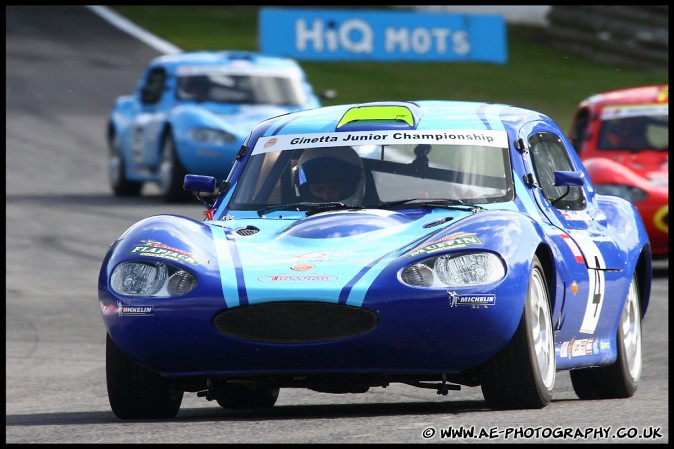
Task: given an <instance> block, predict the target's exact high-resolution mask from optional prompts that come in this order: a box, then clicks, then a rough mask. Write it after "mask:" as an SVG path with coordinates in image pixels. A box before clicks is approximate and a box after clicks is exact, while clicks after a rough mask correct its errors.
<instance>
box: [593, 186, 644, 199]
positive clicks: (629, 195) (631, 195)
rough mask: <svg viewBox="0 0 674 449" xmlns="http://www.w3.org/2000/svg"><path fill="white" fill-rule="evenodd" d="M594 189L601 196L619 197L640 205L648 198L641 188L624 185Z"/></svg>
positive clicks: (596, 187)
mask: <svg viewBox="0 0 674 449" xmlns="http://www.w3.org/2000/svg"><path fill="white" fill-rule="evenodd" d="M594 188H595V190H596V191H597V193H599V194H600V195H613V196H619V197H620V198H623V199H626V200H627V201H629V202H630V203H638V202H639V201H643V200H645V199H646V198H648V194H647V193H646V192H644V191H643V190H641V189H640V188H638V187H632V186H627V185H623V184H599V185H595V186H594Z"/></svg>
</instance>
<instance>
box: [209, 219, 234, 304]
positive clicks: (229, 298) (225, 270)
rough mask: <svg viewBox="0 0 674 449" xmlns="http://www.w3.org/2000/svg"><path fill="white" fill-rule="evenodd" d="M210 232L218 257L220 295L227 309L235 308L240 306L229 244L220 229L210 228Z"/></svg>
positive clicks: (216, 227)
mask: <svg viewBox="0 0 674 449" xmlns="http://www.w3.org/2000/svg"><path fill="white" fill-rule="evenodd" d="M211 230H212V232H213V236H214V237H215V239H214V242H215V252H216V254H217V255H218V267H219V268H220V283H221V285H222V294H223V296H224V297H225V303H226V304H227V307H237V306H238V305H239V304H240V298H239V290H238V287H237V282H236V269H235V265H236V264H235V263H234V261H233V259H232V253H231V252H230V250H229V242H228V241H227V236H226V235H225V232H224V231H223V229H222V228H220V227H218V226H212V227H211Z"/></svg>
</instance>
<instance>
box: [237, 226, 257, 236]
mask: <svg viewBox="0 0 674 449" xmlns="http://www.w3.org/2000/svg"><path fill="white" fill-rule="evenodd" d="M258 232H260V230H259V229H258V228H256V227H255V226H246V227H245V228H239V229H237V230H236V233H237V234H239V235H243V236H248V235H253V234H257V233H258Z"/></svg>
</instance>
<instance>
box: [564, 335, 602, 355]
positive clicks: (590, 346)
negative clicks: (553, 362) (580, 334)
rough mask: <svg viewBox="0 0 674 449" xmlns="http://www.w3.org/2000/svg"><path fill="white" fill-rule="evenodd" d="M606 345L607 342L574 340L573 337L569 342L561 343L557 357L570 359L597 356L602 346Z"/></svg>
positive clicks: (589, 339) (586, 339)
mask: <svg viewBox="0 0 674 449" xmlns="http://www.w3.org/2000/svg"><path fill="white" fill-rule="evenodd" d="M608 343H609V341H608V340H601V341H599V340H597V339H596V338H581V339H576V338H575V337H574V338H572V339H571V341H564V342H562V344H561V346H560V348H559V356H560V357H567V358H569V359H570V358H571V357H580V356H584V355H592V354H598V353H599V351H600V348H601V347H602V345H604V344H608Z"/></svg>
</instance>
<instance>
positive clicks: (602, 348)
mask: <svg viewBox="0 0 674 449" xmlns="http://www.w3.org/2000/svg"><path fill="white" fill-rule="evenodd" d="M610 350H611V340H608V339H605V338H602V339H601V340H599V352H609V351H610Z"/></svg>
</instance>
